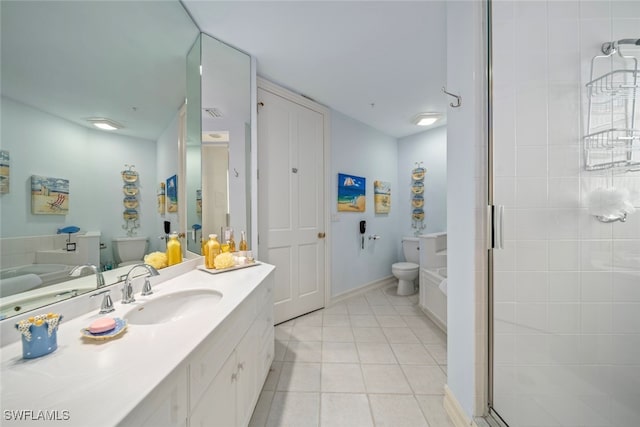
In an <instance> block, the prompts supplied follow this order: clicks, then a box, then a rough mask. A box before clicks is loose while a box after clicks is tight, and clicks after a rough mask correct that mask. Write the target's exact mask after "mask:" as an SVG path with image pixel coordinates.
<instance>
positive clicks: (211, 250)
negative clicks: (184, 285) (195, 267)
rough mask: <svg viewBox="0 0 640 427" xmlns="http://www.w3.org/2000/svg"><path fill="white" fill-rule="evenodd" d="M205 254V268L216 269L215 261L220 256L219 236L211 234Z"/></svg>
mask: <svg viewBox="0 0 640 427" xmlns="http://www.w3.org/2000/svg"><path fill="white" fill-rule="evenodd" d="M205 253H206V255H205V257H204V266H205V267H206V268H215V265H214V263H213V260H214V259H216V257H217V256H218V255H219V254H220V242H218V235H217V234H209V241H207V247H206V249H205Z"/></svg>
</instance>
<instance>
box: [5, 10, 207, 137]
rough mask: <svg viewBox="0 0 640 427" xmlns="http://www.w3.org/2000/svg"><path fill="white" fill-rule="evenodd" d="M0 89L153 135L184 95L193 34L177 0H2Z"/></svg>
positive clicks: (75, 116) (79, 117)
mask: <svg viewBox="0 0 640 427" xmlns="http://www.w3.org/2000/svg"><path fill="white" fill-rule="evenodd" d="M0 8H1V9H0V10H1V14H0V15H1V19H2V25H1V26H0V29H1V30H2V35H1V38H0V39H1V41H2V49H1V54H2V60H1V66H2V68H1V70H2V73H1V77H2V82H1V83H2V84H1V89H2V95H3V96H7V97H9V98H13V99H15V100H18V101H20V102H22V103H24V104H27V105H30V106H32V107H36V108H38V109H40V110H43V111H46V112H49V113H51V114H54V115H56V116H58V117H62V118H64V119H66V120H69V121H71V122H74V123H77V124H79V125H81V126H90V125H89V124H88V122H87V121H86V120H85V119H86V118H88V117H107V118H110V119H112V120H115V121H116V122H118V123H120V124H122V125H124V126H125V128H124V129H122V130H120V131H118V133H119V134H122V135H129V136H135V137H140V138H145V139H150V140H154V141H155V140H156V139H157V138H158V137H159V136H160V134H161V133H162V131H164V129H165V128H166V127H167V125H168V124H169V123H170V122H171V120H172V119H173V118H174V117H175V116H176V112H177V111H178V108H179V107H180V105H181V104H182V103H183V102H184V97H185V91H186V79H185V70H186V60H185V58H186V55H187V52H188V51H189V48H190V47H191V45H192V44H193V42H194V40H195V39H196V37H197V35H198V29H197V28H196V26H195V25H194V24H193V22H192V21H191V19H190V18H189V16H188V15H187V13H186V12H185V10H184V8H183V7H182V6H181V5H180V3H178V2H177V1H7V0H2V1H0Z"/></svg>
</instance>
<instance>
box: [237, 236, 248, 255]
mask: <svg viewBox="0 0 640 427" xmlns="http://www.w3.org/2000/svg"><path fill="white" fill-rule="evenodd" d="M238 250H239V251H248V250H249V246H247V233H245V232H244V231H241V232H240V244H239V245H238Z"/></svg>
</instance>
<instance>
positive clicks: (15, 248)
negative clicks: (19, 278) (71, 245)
mask: <svg viewBox="0 0 640 427" xmlns="http://www.w3.org/2000/svg"><path fill="white" fill-rule="evenodd" d="M66 241H67V235H66V234H64V235H62V234H53V235H50V236H30V237H5V238H1V239H0V269H3V268H8V267H18V266H21V265H28V264H33V263H35V262H36V251H38V250H52V249H62V248H63V247H65V242H66ZM72 241H74V238H73V237H72Z"/></svg>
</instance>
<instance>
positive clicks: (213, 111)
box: [203, 108, 222, 119]
mask: <svg viewBox="0 0 640 427" xmlns="http://www.w3.org/2000/svg"><path fill="white" fill-rule="evenodd" d="M203 110H204V112H205V113H207V114H208V115H210V116H211V117H213V118H214V119H219V118H221V117H222V111H220V110H218V109H217V108H203Z"/></svg>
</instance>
